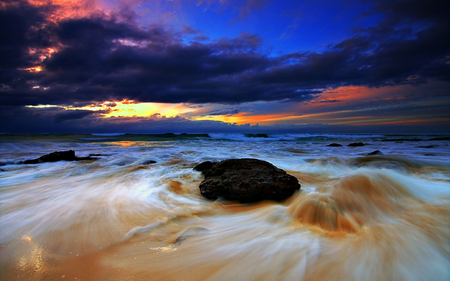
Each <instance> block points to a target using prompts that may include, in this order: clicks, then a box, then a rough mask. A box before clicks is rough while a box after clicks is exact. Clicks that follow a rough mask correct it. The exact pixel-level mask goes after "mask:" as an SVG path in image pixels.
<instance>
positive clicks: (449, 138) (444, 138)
mask: <svg viewBox="0 0 450 281" xmlns="http://www.w3.org/2000/svg"><path fill="white" fill-rule="evenodd" d="M430 140H450V137H441V138H431V139H430Z"/></svg>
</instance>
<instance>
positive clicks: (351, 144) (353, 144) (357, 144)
mask: <svg viewBox="0 0 450 281" xmlns="http://www.w3.org/2000/svg"><path fill="white" fill-rule="evenodd" d="M347 146H364V144H363V143H362V142H352V143H350V144H349V145H347Z"/></svg>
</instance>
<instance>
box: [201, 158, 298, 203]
mask: <svg viewBox="0 0 450 281" xmlns="http://www.w3.org/2000/svg"><path fill="white" fill-rule="evenodd" d="M199 188H200V193H201V194H202V195H203V196H204V197H206V198H207V199H210V200H216V199H218V198H223V199H226V200H237V201H240V202H242V203H251V202H258V201H262V200H274V201H282V200H284V199H287V198H288V197H290V196H291V195H292V194H294V192H295V191H297V190H299V189H300V184H299V183H298V180H297V178H295V177H294V176H291V175H289V174H287V173H286V172H285V171H283V170H281V169H279V168H277V167H275V166H274V165H272V164H270V163H269V162H266V161H262V160H258V159H228V160H224V161H222V162H219V163H217V164H215V165H213V167H212V168H211V169H209V170H207V171H206V173H205V179H204V180H203V181H202V182H201V183H200V186H199Z"/></svg>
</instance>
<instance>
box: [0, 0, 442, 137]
mask: <svg viewBox="0 0 450 281" xmlns="http://www.w3.org/2000/svg"><path fill="white" fill-rule="evenodd" d="M449 35H450V2H449V1H442V0H386V1H385V0H335V1H325V0H286V1H273V0H132V1H122V0H67V1H64V0H19V1H16V0H0V120H2V121H1V123H0V133H118V132H121V133H168V132H172V133H219V132H221V133H253V132H255V133H450V39H449V38H450V37H449Z"/></svg>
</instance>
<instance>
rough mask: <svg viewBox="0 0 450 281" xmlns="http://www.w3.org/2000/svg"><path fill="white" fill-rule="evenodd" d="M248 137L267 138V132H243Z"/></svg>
mask: <svg viewBox="0 0 450 281" xmlns="http://www.w3.org/2000/svg"><path fill="white" fill-rule="evenodd" d="M245 136H246V137H248V138H268V137H269V136H268V135H267V134H245Z"/></svg>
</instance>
